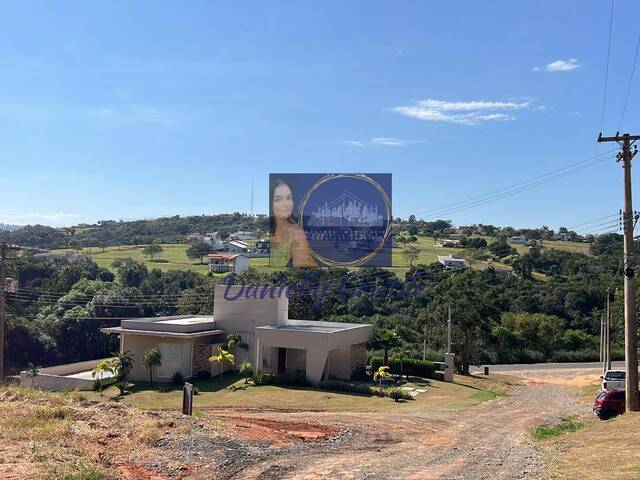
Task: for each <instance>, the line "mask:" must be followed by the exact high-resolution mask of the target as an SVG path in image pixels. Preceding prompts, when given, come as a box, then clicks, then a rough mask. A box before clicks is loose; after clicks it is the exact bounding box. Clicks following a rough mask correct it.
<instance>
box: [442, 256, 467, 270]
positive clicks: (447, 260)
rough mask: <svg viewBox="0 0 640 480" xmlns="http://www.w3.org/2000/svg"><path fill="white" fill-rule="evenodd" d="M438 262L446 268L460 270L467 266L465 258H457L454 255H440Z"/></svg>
mask: <svg viewBox="0 0 640 480" xmlns="http://www.w3.org/2000/svg"><path fill="white" fill-rule="evenodd" d="M438 262H439V263H440V264H441V265H442V266H443V267H444V268H445V270H459V269H462V268H465V267H466V266H467V261H466V260H465V259H464V258H456V257H454V256H453V255H438Z"/></svg>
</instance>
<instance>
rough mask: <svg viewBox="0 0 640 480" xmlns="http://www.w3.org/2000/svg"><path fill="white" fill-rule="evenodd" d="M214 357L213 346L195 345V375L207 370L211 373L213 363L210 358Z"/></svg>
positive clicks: (193, 361) (205, 344)
mask: <svg viewBox="0 0 640 480" xmlns="http://www.w3.org/2000/svg"><path fill="white" fill-rule="evenodd" d="M212 355H213V345H211V344H207V343H194V344H193V360H192V363H193V369H192V371H193V374H194V375H195V374H196V373H198V372H200V371H202V370H207V371H208V372H211V362H210V361H209V357H211V356H212Z"/></svg>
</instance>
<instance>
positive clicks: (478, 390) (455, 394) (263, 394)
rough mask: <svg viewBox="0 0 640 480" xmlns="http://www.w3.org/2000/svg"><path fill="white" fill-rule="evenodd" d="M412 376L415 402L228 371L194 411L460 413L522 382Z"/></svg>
mask: <svg viewBox="0 0 640 480" xmlns="http://www.w3.org/2000/svg"><path fill="white" fill-rule="evenodd" d="M412 380H413V381H412V382H410V383H408V384H407V386H410V387H414V388H419V389H424V390H426V391H425V392H424V393H420V394H418V396H417V397H416V399H415V400H413V401H406V402H399V403H396V402H394V401H393V400H391V399H390V398H380V397H374V396H367V395H357V394H350V393H343V392H331V391H327V390H317V389H313V388H302V387H280V386H272V385H265V386H254V385H252V384H249V385H245V384H244V379H241V378H239V377H238V376H234V375H233V374H227V376H226V377H225V379H224V381H220V380H219V379H218V378H216V379H212V380H207V381H202V382H196V385H198V388H199V389H200V392H201V393H200V395H197V396H196V397H194V409H195V410H198V409H208V408H226V407H233V408H261V409H277V410H292V411H295V410H297V411H300V410H306V411H341V412H386V411H396V412H415V411H418V410H425V409H429V410H445V411H459V410H463V409H465V408H468V407H471V406H473V405H476V404H478V403H480V402H483V401H486V400H489V399H491V398H494V397H495V396H497V395H504V394H505V393H506V390H507V387H508V386H509V385H513V384H516V383H517V380H516V379H514V378H513V377H509V376H506V375H491V376H490V377H489V378H482V377H463V376H456V377H455V383H445V382H440V381H437V380H423V379H417V378H415V379H413V378H412ZM232 386H233V387H232ZM230 387H231V388H230ZM89 395H90V396H91V397H92V398H98V397H99V394H98V393H96V392H92V393H90V394H89ZM104 395H105V397H106V398H112V399H114V400H117V401H120V402H123V403H126V404H128V405H133V406H136V407H138V408H142V409H150V410H163V409H169V410H179V409H180V408H181V405H182V389H181V388H174V389H170V390H168V391H160V389H159V387H158V386H156V387H150V386H148V385H141V386H139V387H134V388H133V389H132V392H131V393H129V394H127V395H125V396H124V397H118V396H117V395H118V391H117V389H116V388H115V387H109V388H107V389H106V390H105V391H104Z"/></svg>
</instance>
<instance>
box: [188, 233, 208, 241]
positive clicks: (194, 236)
mask: <svg viewBox="0 0 640 480" xmlns="http://www.w3.org/2000/svg"><path fill="white" fill-rule="evenodd" d="M203 238H204V235H203V234H202V233H192V234H191V235H187V237H186V240H187V242H189V243H196V242H201V241H202V239H203Z"/></svg>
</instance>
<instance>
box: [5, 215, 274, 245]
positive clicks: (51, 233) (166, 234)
mask: <svg viewBox="0 0 640 480" xmlns="http://www.w3.org/2000/svg"><path fill="white" fill-rule="evenodd" d="M239 230H244V231H253V232H255V231H261V232H267V230H268V219H267V217H266V216H251V215H247V214H241V213H233V214H220V215H198V216H191V217H181V216H175V217H168V218H157V219H153V220H134V221H126V222H125V221H118V222H115V221H106V222H101V224H100V225H90V226H83V227H71V228H64V229H62V228H52V227H46V226H42V225H34V226H26V227H23V228H21V229H20V230H16V231H13V232H0V241H4V242H9V243H14V244H18V245H26V246H30V247H38V248H59V247H67V246H84V247H101V246H104V247H107V246H113V245H143V244H149V243H180V242H184V240H185V236H186V235H189V234H190V233H194V232H200V233H205V232H215V231H225V232H227V233H233V232H236V231H239Z"/></svg>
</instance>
